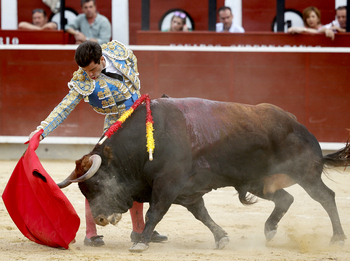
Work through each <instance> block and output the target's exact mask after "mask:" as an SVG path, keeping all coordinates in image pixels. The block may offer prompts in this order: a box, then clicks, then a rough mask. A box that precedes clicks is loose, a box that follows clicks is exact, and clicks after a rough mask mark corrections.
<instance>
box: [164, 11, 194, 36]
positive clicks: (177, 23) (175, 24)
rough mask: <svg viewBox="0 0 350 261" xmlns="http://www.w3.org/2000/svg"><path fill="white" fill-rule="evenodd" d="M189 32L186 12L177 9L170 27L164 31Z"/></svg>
mask: <svg viewBox="0 0 350 261" xmlns="http://www.w3.org/2000/svg"><path fill="white" fill-rule="evenodd" d="M176 31H178V32H181V31H182V32H189V31H190V30H189V29H188V27H187V25H186V14H185V13H183V12H180V11H175V12H174V15H173V17H172V18H171V21H170V28H169V29H167V30H164V31H163V32H176Z"/></svg>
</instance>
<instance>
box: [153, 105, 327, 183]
mask: <svg viewBox="0 0 350 261" xmlns="http://www.w3.org/2000/svg"><path fill="white" fill-rule="evenodd" d="M160 100H162V101H161V102H164V103H166V104H168V105H171V106H174V107H175V108H176V110H178V111H179V114H181V117H183V121H184V122H185V123H184V125H183V126H186V130H185V132H186V136H187V137H188V140H189V141H190V149H191V156H192V162H193V168H194V169H197V170H199V169H200V170H203V171H206V170H208V172H207V173H206V175H211V174H212V173H214V174H215V175H217V174H218V173H220V175H222V176H232V173H236V174H237V173H242V174H243V173H244V175H245V178H247V179H250V178H254V177H256V175H260V174H258V172H261V173H265V174H269V172H270V171H277V169H276V168H275V167H274V166H275V165H276V166H278V165H279V166H282V167H281V171H283V168H284V163H285V162H287V161H288V160H292V161H298V160H299V158H300V155H301V154H302V153H307V155H312V157H315V158H313V160H318V159H319V158H320V157H321V150H320V148H319V144H318V142H317V140H316V139H315V137H314V136H313V135H312V134H311V133H309V132H308V130H307V129H306V128H305V127H304V126H303V125H302V124H300V123H298V122H297V121H296V117H295V116H294V115H292V114H290V113H288V112H285V111H284V110H282V109H281V108H279V107H277V106H274V105H272V104H266V103H265V104H259V105H246V104H240V103H232V102H218V101H210V100H205V99H197V98H184V99H172V98H169V99H160ZM168 120H170V121H171V119H168ZM315 155H316V156H315ZM210 173H211V174H210ZM236 174H235V175H234V176H235V177H237V175H236ZM265 174H264V175H265ZM238 176H239V175H238ZM216 177H217V176H216ZM225 182H226V181H225Z"/></svg>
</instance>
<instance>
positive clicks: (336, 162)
mask: <svg viewBox="0 0 350 261" xmlns="http://www.w3.org/2000/svg"><path fill="white" fill-rule="evenodd" d="M151 109H152V114H153V118H154V129H155V131H154V139H155V143H156V149H155V152H154V160H153V161H149V160H148V154H147V150H146V131H145V118H146V109H145V108H144V106H143V105H142V106H140V107H139V108H138V109H137V110H135V112H134V113H133V114H132V115H131V117H130V118H129V119H128V120H126V121H125V123H124V125H123V128H122V129H120V130H119V131H118V132H116V133H115V134H114V135H112V136H111V138H110V139H108V140H107V141H106V142H104V143H103V144H102V145H99V144H97V145H96V146H95V148H94V149H93V150H92V151H91V152H90V153H89V154H87V155H85V156H83V157H82V158H81V159H80V160H77V161H76V168H75V170H74V171H73V172H72V173H71V174H70V175H69V177H67V178H66V179H65V180H64V181H62V182H61V183H59V184H58V185H59V187H61V188H63V187H65V186H67V185H69V184H71V183H72V182H79V188H80V190H81V192H82V193H83V194H84V196H85V197H86V198H87V200H88V202H89V204H90V206H91V211H92V214H93V217H94V219H95V222H96V224H98V225H102V226H104V225H107V224H109V223H112V224H115V223H117V222H118V221H119V220H120V218H121V214H122V213H125V212H127V211H128V209H130V208H131V207H132V204H133V201H138V202H149V209H148V211H147V213H146V225H145V229H144V231H143V232H142V237H141V240H140V241H139V242H137V243H135V244H134V245H133V246H132V247H131V248H130V249H129V250H130V251H132V252H141V251H144V250H146V249H147V248H148V243H149V242H150V238H151V235H152V232H153V230H154V229H155V227H156V225H157V224H158V222H160V221H161V219H162V218H163V216H164V215H165V214H166V212H167V211H168V209H169V207H170V206H171V204H179V205H182V206H184V207H185V208H187V209H188V211H190V212H191V213H192V214H193V215H194V216H195V218H197V219H198V220H200V221H201V222H202V223H203V224H204V225H206V226H207V227H208V228H209V229H210V230H211V232H212V233H213V235H214V239H215V243H216V248H218V249H221V248H223V247H224V246H225V245H226V244H227V243H228V242H229V238H228V235H227V233H226V232H225V231H224V230H223V229H222V228H221V227H220V226H219V225H217V224H216V223H215V222H214V221H213V220H212V219H211V217H210V216H209V214H208V212H207V209H206V207H205V205H204V201H203V195H204V194H205V193H208V192H210V191H211V190H213V189H217V188H221V187H226V186H233V187H234V188H235V189H236V190H237V192H238V197H239V200H240V201H241V202H242V203H243V204H251V203H254V201H252V200H251V195H255V196H257V197H260V198H263V199H266V200H271V201H273V202H274V204H275V207H274V209H273V211H272V213H271V215H270V216H269V218H268V219H267V221H266V222H265V229H264V232H265V237H266V239H267V240H271V239H272V238H273V237H274V235H275V234H276V232H277V225H278V223H279V221H280V220H281V218H282V217H283V216H284V214H285V213H286V212H287V211H288V209H289V207H290V206H291V204H292V203H293V200H294V198H293V196H292V195H290V194H289V193H288V192H287V191H286V190H284V188H286V187H289V186H291V185H294V184H299V185H300V186H301V187H302V188H303V189H304V190H305V191H306V192H307V193H308V194H309V195H310V196H311V197H312V198H313V199H314V200H316V201H317V202H319V203H320V204H321V205H322V207H323V208H324V209H325V210H326V212H327V213H328V215H329V218H330V220H331V223H332V227H333V236H332V238H331V242H332V243H335V242H337V243H339V244H342V243H344V241H345V239H346V236H345V234H344V231H343V229H342V226H341V223H340V219H339V215H338V210H337V207H336V203H335V193H334V192H333V191H332V190H331V189H329V188H328V187H327V186H326V185H325V184H324V183H323V181H322V179H321V175H322V173H323V170H324V167H325V166H330V167H336V166H346V165H347V164H349V162H350V144H349V143H347V144H346V146H345V147H344V148H343V149H341V150H339V151H337V152H335V153H332V154H329V155H326V156H323V155H322V151H321V148H320V145H319V142H318V141H317V140H316V138H315V137H314V135H313V134H311V133H310V132H309V131H308V130H307V128H306V127H305V126H304V125H302V124H300V123H299V122H298V121H297V119H296V117H295V116H294V115H292V114H291V113H288V112H286V111H284V110H282V109H281V108H279V107H277V106H274V105H272V104H266V103H264V104H258V105H255V106H254V105H244V104H239V103H230V102H218V101H210V100H205V99H199V98H182V99H176V98H167V99H164V98H160V99H156V100H153V101H152V102H151Z"/></svg>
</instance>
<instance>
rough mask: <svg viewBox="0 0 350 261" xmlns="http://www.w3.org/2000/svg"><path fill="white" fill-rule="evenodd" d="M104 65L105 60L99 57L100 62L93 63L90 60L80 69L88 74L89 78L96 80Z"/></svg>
mask: <svg viewBox="0 0 350 261" xmlns="http://www.w3.org/2000/svg"><path fill="white" fill-rule="evenodd" d="M105 66H106V61H105V59H104V57H103V56H102V57H101V60H100V63H95V62H94V61H92V62H91V63H90V64H89V65H88V66H86V67H82V69H83V70H84V71H85V72H86V73H87V74H88V75H89V77H90V79H91V80H96V79H97V78H98V77H99V76H100V74H101V71H102V70H103V68H104V67H105Z"/></svg>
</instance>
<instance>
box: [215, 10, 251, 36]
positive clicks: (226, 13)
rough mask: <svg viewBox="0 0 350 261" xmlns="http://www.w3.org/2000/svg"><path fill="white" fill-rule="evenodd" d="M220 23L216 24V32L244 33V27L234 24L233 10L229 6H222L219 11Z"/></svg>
mask: <svg viewBox="0 0 350 261" xmlns="http://www.w3.org/2000/svg"><path fill="white" fill-rule="evenodd" d="M218 15H219V20H220V23H217V24H216V32H229V33H244V32H245V31H244V29H243V27H241V26H239V25H235V24H234V23H233V14H232V10H231V8H230V7H228V6H222V7H220V8H219V10H218Z"/></svg>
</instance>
